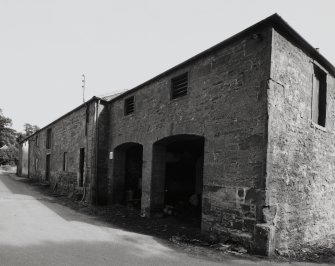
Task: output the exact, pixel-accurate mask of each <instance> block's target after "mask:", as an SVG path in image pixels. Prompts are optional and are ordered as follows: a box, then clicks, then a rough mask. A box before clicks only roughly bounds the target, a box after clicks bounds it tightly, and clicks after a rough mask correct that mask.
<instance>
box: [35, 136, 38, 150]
mask: <svg viewBox="0 0 335 266" xmlns="http://www.w3.org/2000/svg"><path fill="white" fill-rule="evenodd" d="M35 146H36V147H38V135H36V137H35Z"/></svg>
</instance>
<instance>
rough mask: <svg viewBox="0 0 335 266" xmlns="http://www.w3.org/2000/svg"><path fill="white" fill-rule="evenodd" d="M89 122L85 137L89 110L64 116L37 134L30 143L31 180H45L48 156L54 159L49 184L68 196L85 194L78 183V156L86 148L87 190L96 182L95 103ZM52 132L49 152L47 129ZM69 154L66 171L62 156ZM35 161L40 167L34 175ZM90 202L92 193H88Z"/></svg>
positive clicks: (91, 104) (90, 112) (80, 110)
mask: <svg viewBox="0 0 335 266" xmlns="http://www.w3.org/2000/svg"><path fill="white" fill-rule="evenodd" d="M88 108H89V109H88V110H89V122H88V127H87V136H85V124H86V106H83V107H81V108H79V109H78V110H76V111H74V112H72V113H70V114H68V115H66V116H64V117H63V118H61V119H60V120H58V121H56V122H55V123H53V124H51V125H50V126H48V127H46V128H45V129H43V130H41V131H39V132H38V133H37V137H38V146H36V135H35V136H32V137H31V138H30V139H29V143H30V177H32V178H38V179H40V180H41V181H44V180H45V174H46V155H47V154H50V156H51V165H50V180H49V181H50V183H51V184H52V186H54V184H55V183H57V189H59V190H61V191H63V192H65V193H72V192H73V193H79V194H82V193H83V188H81V187H79V186H78V182H79V154H80V148H85V165H84V186H83V187H86V188H88V187H89V186H90V183H91V180H92V179H93V178H94V174H95V170H94V165H95V130H96V128H95V102H90V103H89V104H88ZM49 128H51V129H52V136H51V148H50V149H47V148H46V136H47V129H49ZM64 152H67V157H68V161H67V162H68V168H67V171H63V154H64ZM35 158H38V167H37V171H35ZM86 195H87V197H86V198H87V199H88V200H89V199H90V190H89V189H87V191H86Z"/></svg>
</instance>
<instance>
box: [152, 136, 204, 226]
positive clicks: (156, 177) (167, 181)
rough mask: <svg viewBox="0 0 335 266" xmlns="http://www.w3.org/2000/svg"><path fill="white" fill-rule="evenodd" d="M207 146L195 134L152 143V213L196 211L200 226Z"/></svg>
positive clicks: (186, 212) (171, 137)
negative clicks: (205, 150)
mask: <svg viewBox="0 0 335 266" xmlns="http://www.w3.org/2000/svg"><path fill="white" fill-rule="evenodd" d="M204 144H205V138H204V137H203V136H199V135H193V134H181V135H172V136H168V137H165V138H162V139H160V140H158V141H156V142H155V143H154V144H153V157H152V177H151V210H152V211H153V212H155V211H158V212H160V211H162V210H163V211H166V208H170V207H169V206H171V209H173V210H172V212H173V211H174V210H175V212H176V214H178V212H179V213H183V212H184V213H185V214H187V215H188V214H191V212H193V211H194V214H195V213H196V215H195V216H197V218H196V220H197V224H198V225H199V226H200V222H201V201H202V187H203V164H204ZM167 206H168V207H167ZM193 207H194V208H193ZM190 216H191V215H190ZM199 218H200V219H199Z"/></svg>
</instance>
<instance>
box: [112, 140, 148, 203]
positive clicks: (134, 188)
mask: <svg viewBox="0 0 335 266" xmlns="http://www.w3.org/2000/svg"><path fill="white" fill-rule="evenodd" d="M113 163H114V175H113V181H114V182H113V198H114V200H113V201H114V202H115V203H121V204H124V205H127V206H129V207H133V208H136V209H140V208H141V197H142V164H143V147H142V145H140V144H137V143H126V144H123V145H121V146H118V147H117V148H115V149H114V162H113Z"/></svg>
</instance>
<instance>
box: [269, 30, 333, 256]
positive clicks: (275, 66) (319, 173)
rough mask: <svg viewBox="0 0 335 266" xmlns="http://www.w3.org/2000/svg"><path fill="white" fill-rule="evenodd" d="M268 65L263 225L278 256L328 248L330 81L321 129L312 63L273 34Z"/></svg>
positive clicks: (330, 215) (330, 229)
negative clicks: (271, 235) (316, 113)
mask: <svg viewBox="0 0 335 266" xmlns="http://www.w3.org/2000/svg"><path fill="white" fill-rule="evenodd" d="M271 60H272V67H271V80H270V81H269V90H268V102H269V104H268V110H269V111H268V112H269V133H268V134H269V145H268V160H267V163H268V164H267V176H268V177H267V188H268V191H267V194H268V195H267V199H268V200H267V201H268V202H267V205H268V206H270V207H271V212H268V216H267V223H268V224H270V225H272V226H274V227H275V230H276V232H275V239H274V241H275V246H276V248H277V249H279V250H283V251H287V250H289V249H299V248H300V247H301V246H303V245H309V244H311V245H314V244H316V245H323V246H327V245H330V244H331V243H330V242H331V241H334V238H335V223H334V221H335V200H334V199H335V198H334V195H335V176H334V173H335V153H334V150H335V80H334V77H332V76H331V75H330V74H328V75H327V112H326V126H325V127H324V128H323V127H321V126H318V125H316V124H315V123H313V122H312V117H311V114H312V110H311V103H312V88H313V87H312V86H313V73H314V72H313V59H312V58H311V57H309V56H308V55H307V54H306V53H305V52H303V51H302V50H301V49H299V48H297V46H295V45H294V44H292V42H291V41H290V40H288V39H286V38H285V37H284V36H283V35H281V34H280V33H279V32H277V31H273V47H272V59H271ZM315 64H317V62H315Z"/></svg>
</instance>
